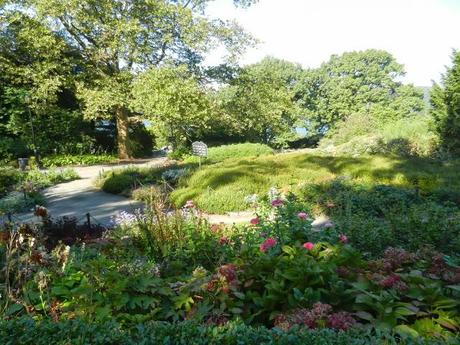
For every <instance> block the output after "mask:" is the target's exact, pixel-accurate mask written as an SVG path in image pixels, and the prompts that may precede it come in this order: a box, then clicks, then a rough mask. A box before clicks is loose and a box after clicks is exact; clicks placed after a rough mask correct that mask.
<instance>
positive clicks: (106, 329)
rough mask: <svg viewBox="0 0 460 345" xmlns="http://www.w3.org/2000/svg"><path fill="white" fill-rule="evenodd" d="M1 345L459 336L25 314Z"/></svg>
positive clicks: (358, 344)
mask: <svg viewBox="0 0 460 345" xmlns="http://www.w3.org/2000/svg"><path fill="white" fill-rule="evenodd" d="M0 339H1V343H2V344H3V345H13V344H14V345H17V344H21V345H26V344H33V345H68V344H72V345H99V344H100V345H111V344H113V345H115V344H116V345H121V344H123V345H125V344H126V345H147V344H163V345H172V344H184V345H185V344H194V345H195V344H196V345H205V344H206V345H208V344H215V345H220V344H228V345H239V344H245V345H246V344H247V345H252V344H253V345H270V344H281V345H288V344H289V345H296V344H299V345H300V344H302V345H309V344H311V345H313V344H315V345H316V344H317V345H376V344H387V345H393V344H401V345H441V344H458V343H459V339H458V338H456V339H451V340H450V341H446V340H423V339H410V338H408V339H398V340H397V339H396V338H395V337H393V336H391V335H390V334H388V333H376V332H375V331H371V330H369V329H355V330H352V331H348V332H335V331H332V330H327V329H323V330H314V331H312V330H307V329H300V328H292V329H291V330H290V331H289V332H283V331H280V330H277V329H267V328H264V327H260V328H256V327H251V326H246V325H244V324H242V323H228V324H227V325H225V326H220V327H217V326H214V327H211V326H199V325H196V324H193V323H191V322H180V323H166V322H150V323H146V324H139V325H137V326H135V327H131V328H128V329H125V328H123V327H122V326H121V325H120V324H117V323H114V322H109V323H85V322H82V321H79V320H69V321H64V322H52V321H41V322H37V321H34V320H32V319H29V318H22V319H16V320H10V321H5V320H3V321H0Z"/></svg>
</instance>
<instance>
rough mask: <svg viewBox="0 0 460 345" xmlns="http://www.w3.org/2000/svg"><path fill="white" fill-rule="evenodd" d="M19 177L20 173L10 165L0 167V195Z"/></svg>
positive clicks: (16, 181) (17, 180)
mask: <svg viewBox="0 0 460 345" xmlns="http://www.w3.org/2000/svg"><path fill="white" fill-rule="evenodd" d="M20 179H21V173H20V172H19V171H18V170H17V169H14V168H12V167H2V168H0V197H2V196H3V195H5V194H6V193H7V192H8V190H9V189H11V188H12V187H13V186H14V185H15V184H16V183H18V182H19V180H20Z"/></svg>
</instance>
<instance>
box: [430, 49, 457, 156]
mask: <svg viewBox="0 0 460 345" xmlns="http://www.w3.org/2000/svg"><path fill="white" fill-rule="evenodd" d="M431 106H432V108H431V114H432V116H433V118H434V120H435V124H436V130H437V131H438V133H439V136H440V139H441V144H442V146H443V147H444V148H445V149H446V150H448V151H451V152H455V153H459V152H460V52H458V51H454V52H453V54H452V66H451V67H449V68H448V69H447V71H446V73H445V74H444V76H443V78H442V84H441V85H438V84H436V83H434V85H433V88H432V90H431Z"/></svg>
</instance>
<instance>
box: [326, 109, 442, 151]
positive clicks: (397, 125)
mask: <svg viewBox="0 0 460 345" xmlns="http://www.w3.org/2000/svg"><path fill="white" fill-rule="evenodd" d="M437 147H438V138H437V136H436V134H435V133H434V132H433V131H432V130H431V118H430V117H428V116H424V115H417V116H414V117H411V118H403V119H400V120H397V121H390V122H389V123H387V124H384V125H381V126H378V125H377V123H375V122H374V121H373V120H372V118H370V117H369V116H367V115H361V114H355V115H351V116H350V117H348V118H347V119H346V120H345V121H343V122H342V123H341V124H339V126H338V127H337V128H336V129H335V130H334V131H333V132H331V133H329V134H328V135H327V136H326V138H324V139H322V140H321V142H320V148H321V149H322V150H324V151H326V152H329V153H334V154H337V155H346V154H348V155H362V154H396V155H400V156H420V157H428V156H432V155H433V154H434V153H435V151H436V149H437Z"/></svg>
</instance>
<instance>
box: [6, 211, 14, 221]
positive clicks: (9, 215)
mask: <svg viewBox="0 0 460 345" xmlns="http://www.w3.org/2000/svg"><path fill="white" fill-rule="evenodd" d="M6 216H7V218H8V222H10V223H12V220H13V218H12V217H11V212H8V213H7V214H6Z"/></svg>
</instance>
